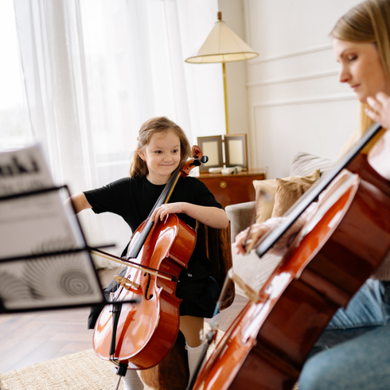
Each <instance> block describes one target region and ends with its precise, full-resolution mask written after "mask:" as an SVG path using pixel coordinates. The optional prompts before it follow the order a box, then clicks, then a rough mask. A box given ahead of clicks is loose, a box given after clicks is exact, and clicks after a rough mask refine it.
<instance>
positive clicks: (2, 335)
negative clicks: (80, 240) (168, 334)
mask: <svg viewBox="0 0 390 390" xmlns="http://www.w3.org/2000/svg"><path fill="white" fill-rule="evenodd" d="M112 274H113V271H112V270H105V271H103V272H100V273H99V276H100V278H101V280H102V285H104V286H105V285H107V284H108V283H109V282H110V280H111V278H112ZM246 302H247V300H246V299H245V298H243V297H241V296H239V295H236V299H235V301H234V302H233V304H232V306H231V307H230V308H229V309H227V310H224V311H223V312H221V313H220V314H218V315H217V317H216V321H217V322H218V323H219V329H221V330H223V331H225V330H226V329H227V328H228V327H229V325H230V324H231V322H232V321H233V320H234V318H236V316H237V314H238V313H239V312H240V311H241V309H242V307H243V306H244V305H245V304H246ZM88 314H89V308H81V309H67V310H58V311H41V312H30V313H23V314H2V315H0V373H3V372H7V371H12V370H16V369H18V368H23V367H27V366H30V365H31V364H34V363H39V362H45V361H47V360H51V359H54V358H57V357H60V356H65V355H69V354H72V353H76V352H80V351H84V350H86V349H90V348H92V333H93V331H92V330H88V329H87V318H88ZM206 321H207V322H210V320H206Z"/></svg>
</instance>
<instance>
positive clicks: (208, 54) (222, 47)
mask: <svg viewBox="0 0 390 390" xmlns="http://www.w3.org/2000/svg"><path fill="white" fill-rule="evenodd" d="M258 55H259V54H258V53H256V52H255V51H253V50H252V49H251V48H250V47H249V46H248V45H247V44H246V43H245V42H244V41H243V40H242V39H241V38H240V37H238V36H237V35H236V34H235V33H234V32H233V31H232V30H231V29H230V28H229V27H228V26H227V25H226V24H225V22H224V21H223V20H222V12H218V21H217V22H216V23H215V26H214V27H213V29H212V30H211V32H210V34H209V35H208V37H207V38H206V40H205V42H204V43H203V45H202V47H201V48H200V50H199V52H198V54H197V55H196V56H194V57H189V58H187V59H186V60H185V62H189V63H192V64H210V63H216V62H222V72H223V91H224V98H225V119H226V134H228V133H229V114H228V102H227V89H226V68H225V63H226V62H233V61H245V60H250V59H251V58H255V57H257V56H258Z"/></svg>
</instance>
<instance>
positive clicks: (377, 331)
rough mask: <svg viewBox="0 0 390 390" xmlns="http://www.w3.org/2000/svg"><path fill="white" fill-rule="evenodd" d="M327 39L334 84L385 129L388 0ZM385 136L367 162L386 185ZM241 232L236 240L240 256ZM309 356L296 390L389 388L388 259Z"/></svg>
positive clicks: (389, 89)
mask: <svg viewBox="0 0 390 390" xmlns="http://www.w3.org/2000/svg"><path fill="white" fill-rule="evenodd" d="M330 35H331V37H332V40H333V49H334V52H335V55H336V59H337V61H338V62H339V63H340V64H341V71H340V82H342V83H347V84H349V85H350V87H351V88H352V89H353V90H354V92H355V93H356V95H357V97H358V99H359V101H360V102H361V103H362V104H369V106H370V108H366V109H365V113H366V114H367V115H368V116H369V118H371V119H372V120H374V121H377V122H379V123H380V124H381V125H382V126H383V127H384V128H385V129H390V97H389V95H390V0H368V1H365V2H363V3H361V4H359V5H357V6H356V7H354V8H352V9H351V10H350V11H349V12H348V13H347V14H345V15H344V16H343V17H342V18H341V19H340V20H339V21H338V22H337V23H336V25H335V27H334V28H333V30H332V32H331V34H330ZM366 119H367V118H366ZM366 122H368V121H366ZM365 130H367V127H366V129H365ZM389 135H390V130H387V132H386V133H385V136H383V137H382V139H381V140H380V143H379V144H378V145H376V146H375V148H374V150H375V149H376V150H380V151H381V156H382V157H381V158H380V159H376V158H375V154H374V155H373V158H372V161H371V160H370V163H371V164H372V166H373V167H374V168H375V169H377V171H378V173H380V174H381V175H382V176H383V177H385V178H386V179H388V180H390V137H389ZM352 138H353V139H355V140H356V139H357V137H352ZM383 156H385V157H384V158H383ZM277 222H278V221H272V220H269V221H267V224H257V225H254V226H253V229H252V230H251V232H252V233H251V236H252V237H256V234H257V233H260V236H262V235H263V234H264V233H265V232H266V231H268V230H269V229H270V228H272V226H273V225H274V224H275V223H277ZM295 231H296V229H295ZM246 233H247V232H246V231H245V232H241V233H240V234H239V235H238V236H237V237H236V246H237V250H238V252H240V253H243V249H242V242H243V240H245V238H246ZM288 233H289V232H288ZM290 233H291V232H290ZM256 240H258V238H256ZM284 240H285V242H290V241H291V240H288V239H286V238H284ZM278 249H279V250H280V248H278ZM378 279H380V280H378ZM311 356H312V357H311V358H309V359H308V360H307V362H306V363H305V365H304V367H303V370H302V372H301V376H300V378H299V389H300V390H331V389H354V390H358V389H362V390H363V389H364V390H370V389H383V390H385V389H386V390H388V389H390V256H389V255H388V256H387V260H385V263H384V264H383V265H382V266H381V267H380V269H379V270H378V271H377V272H376V273H375V274H374V275H373V279H369V280H368V281H367V282H366V283H365V284H364V285H363V287H362V288H361V289H360V290H359V291H358V293H357V294H355V296H354V297H353V299H352V300H351V301H350V303H349V305H348V307H347V309H345V310H343V309H339V310H338V311H337V313H336V314H335V316H334V317H333V319H332V320H331V322H330V323H329V325H328V327H327V328H326V329H325V331H324V332H323V334H322V335H321V337H320V339H319V340H318V342H317V343H316V345H315V346H314V348H313V350H312V353H311Z"/></svg>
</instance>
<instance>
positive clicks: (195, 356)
mask: <svg viewBox="0 0 390 390" xmlns="http://www.w3.org/2000/svg"><path fill="white" fill-rule="evenodd" d="M186 350H187V356H188V368H189V370H190V378H192V374H193V373H194V371H195V369H196V366H197V365H198V361H199V358H200V356H201V354H202V350H203V344H200V345H199V346H198V347H194V348H193V347H190V346H189V345H188V344H187V343H186Z"/></svg>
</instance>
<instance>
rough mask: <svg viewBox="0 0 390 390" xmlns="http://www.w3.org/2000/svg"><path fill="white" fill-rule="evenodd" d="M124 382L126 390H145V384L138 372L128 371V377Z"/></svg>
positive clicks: (125, 377) (126, 376)
mask: <svg viewBox="0 0 390 390" xmlns="http://www.w3.org/2000/svg"><path fill="white" fill-rule="evenodd" d="M122 380H123V384H124V386H125V387H124V388H125V390H143V388H144V384H143V383H142V381H141V379H140V378H139V376H138V373H137V371H136V370H127V372H126V375H125V376H124V377H123V379H122Z"/></svg>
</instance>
